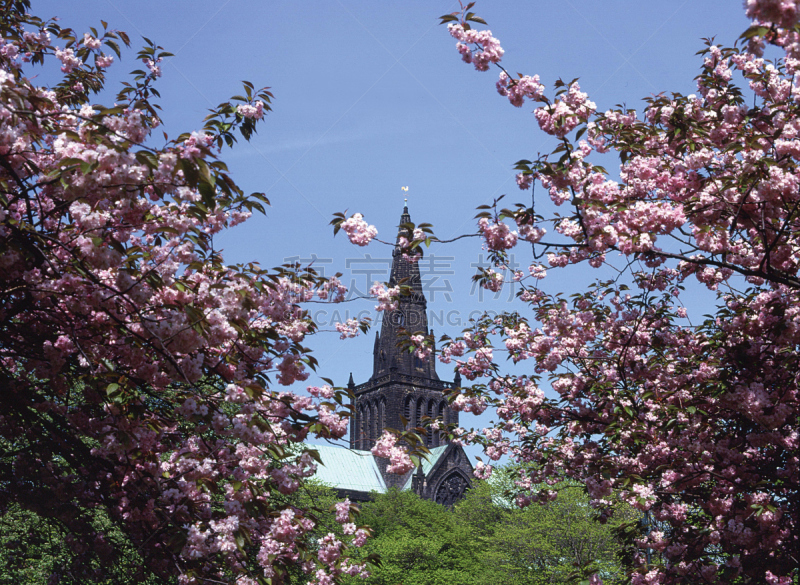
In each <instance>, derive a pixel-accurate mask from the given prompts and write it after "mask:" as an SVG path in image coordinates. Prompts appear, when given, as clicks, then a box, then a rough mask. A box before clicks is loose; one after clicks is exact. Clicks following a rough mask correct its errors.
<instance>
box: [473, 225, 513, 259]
mask: <svg viewBox="0 0 800 585" xmlns="http://www.w3.org/2000/svg"><path fill="white" fill-rule="evenodd" d="M478 231H480V233H481V235H482V236H483V238H484V239H485V240H486V247H487V249H489V250H493V251H500V250H508V249H510V248H513V247H514V246H516V245H517V232H512V231H511V228H509V227H508V225H507V224H505V223H502V222H498V223H491V224H490V223H489V220H488V219H487V218H485V217H482V218H480V220H478Z"/></svg>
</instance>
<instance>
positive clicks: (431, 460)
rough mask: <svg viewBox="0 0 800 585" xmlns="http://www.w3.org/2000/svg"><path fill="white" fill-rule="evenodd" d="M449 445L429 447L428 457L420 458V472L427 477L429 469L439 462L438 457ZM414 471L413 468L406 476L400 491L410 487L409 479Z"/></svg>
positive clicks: (415, 470)
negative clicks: (406, 478)
mask: <svg viewBox="0 0 800 585" xmlns="http://www.w3.org/2000/svg"><path fill="white" fill-rule="evenodd" d="M449 446H450V445H442V446H440V447H434V448H433V449H431V452H430V454H429V455H428V458H427V459H425V458H423V459H422V473H423V474H425V477H428V475H429V474H430V472H431V470H432V469H433V468H434V467H435V466H436V464H437V463H438V462H439V458H440V457H441V456H442V455H444V452H445V451H447V448H448V447H449ZM416 472H417V469H416V468H414V471H412V472H411V475H409V476H408V480H407V481H406V483H405V485H403V487H402V488H401V489H402V491H405V490H410V489H411V480H412V479H413V477H414V474H415V473H416Z"/></svg>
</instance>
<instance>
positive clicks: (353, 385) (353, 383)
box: [347, 372, 356, 388]
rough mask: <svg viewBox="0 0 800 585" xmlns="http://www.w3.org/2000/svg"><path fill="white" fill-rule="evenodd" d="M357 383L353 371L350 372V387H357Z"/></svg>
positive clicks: (348, 385) (348, 383)
mask: <svg viewBox="0 0 800 585" xmlns="http://www.w3.org/2000/svg"><path fill="white" fill-rule="evenodd" d="M355 386H356V383H355V382H354V381H353V372H350V379H349V380H348V381H347V387H348V388H355Z"/></svg>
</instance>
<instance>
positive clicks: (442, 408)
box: [438, 400, 449, 445]
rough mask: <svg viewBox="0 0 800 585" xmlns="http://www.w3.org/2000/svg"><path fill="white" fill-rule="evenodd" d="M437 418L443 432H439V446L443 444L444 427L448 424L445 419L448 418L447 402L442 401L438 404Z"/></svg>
mask: <svg viewBox="0 0 800 585" xmlns="http://www.w3.org/2000/svg"><path fill="white" fill-rule="evenodd" d="M438 418H439V420H440V421H441V424H442V428H443V430H442V431H440V432H439V444H440V445H441V444H443V443H444V435H445V431H444V427H445V426H446V425H447V423H448V422H449V421H448V420H447V418H448V417H447V402H446V401H444V400H442V401H441V402H440V403H439V414H438Z"/></svg>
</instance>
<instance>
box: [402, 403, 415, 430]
mask: <svg viewBox="0 0 800 585" xmlns="http://www.w3.org/2000/svg"><path fill="white" fill-rule="evenodd" d="M403 416H404V417H405V418H406V421H408V422H406V429H410V428H412V427H413V426H414V418H413V417H414V399H413V398H412V397H411V396H406V402H405V405H404V407H403Z"/></svg>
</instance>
